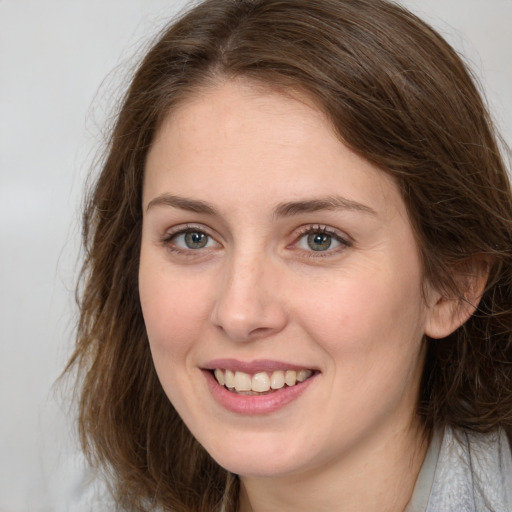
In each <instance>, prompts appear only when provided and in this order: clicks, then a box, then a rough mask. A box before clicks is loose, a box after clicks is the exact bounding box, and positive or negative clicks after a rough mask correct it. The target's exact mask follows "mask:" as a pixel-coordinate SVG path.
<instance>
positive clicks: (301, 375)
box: [297, 370, 313, 382]
mask: <svg viewBox="0 0 512 512" xmlns="http://www.w3.org/2000/svg"><path fill="white" fill-rule="evenodd" d="M312 373H313V372H312V371H311V370H299V371H298V372H297V382H304V381H305V380H306V379H309V377H311V374H312Z"/></svg>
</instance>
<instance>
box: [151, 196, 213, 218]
mask: <svg viewBox="0 0 512 512" xmlns="http://www.w3.org/2000/svg"><path fill="white" fill-rule="evenodd" d="M155 206H171V207H173V208H179V209H180V210H186V211H188V212H194V213H203V214H205V215H215V214H216V213H217V211H216V210H215V208H214V207H213V206H212V205H211V204H210V203H207V202H205V201H198V200H197V199H189V198H187V197H180V196H173V195H170V194H162V195H160V196H158V197H155V198H154V199H152V200H151V201H150V202H149V204H148V206H147V208H146V211H148V210H149V209H150V208H154V207H155Z"/></svg>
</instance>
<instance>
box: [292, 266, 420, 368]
mask: <svg viewBox="0 0 512 512" xmlns="http://www.w3.org/2000/svg"><path fill="white" fill-rule="evenodd" d="M411 266H414V269H413V270H412V271H411V272H407V269H403V271H402V272H401V270H400V269H399V268H398V267H397V266H396V265H395V266H393V265H391V264H389V265H388V266H387V267H386V268H387V270H388V271H387V272H379V271H376V269H373V271H368V269H367V268H366V267H363V268H359V269H358V268H351V269H350V271H348V272H346V273H344V275H343V276H341V278H340V279H339V281H338V282H337V281H336V280H335V279H333V280H331V282H330V283H329V285H328V286H329V288H328V289H329V290H330V293H329V294H328V298H327V297H326V296H325V294H321V293H318V292H317V293H310V294H308V295H307V296H306V295H304V301H303V302H302V306H301V308H300V311H299V312H298V313H297V315H296V316H297V317H298V318H302V320H303V322H304V323H303V327H304V328H305V330H307V331H308V333H309V335H310V337H312V338H313V339H315V340H316V341H317V342H318V343H319V344H320V345H322V346H323V348H324V349H325V351H326V352H327V353H328V354H329V355H330V356H331V357H332V358H334V359H336V360H337V361H340V360H341V361H345V362H349V361H350V362H357V364H355V365H354V367H356V366H357V367H359V368H366V369H370V368H373V367H374V366H375V365H379V366H380V367H381V368H382V370H383V371H384V369H385V368H386V367H388V371H395V370H396V366H397V363H396V361H400V364H404V363H405V364H407V365H409V366H410V365H411V363H415V359H416V356H417V354H418V351H419V345H420V342H421V339H422V335H423V330H424V323H425V308H424V303H423V298H422V294H421V284H420V275H419V273H418V272H416V271H415V269H416V266H415V265H411ZM390 269H391V270H390ZM324 284H325V285H327V283H324ZM297 293H299V291H298V290H297ZM344 364H347V363H344Z"/></svg>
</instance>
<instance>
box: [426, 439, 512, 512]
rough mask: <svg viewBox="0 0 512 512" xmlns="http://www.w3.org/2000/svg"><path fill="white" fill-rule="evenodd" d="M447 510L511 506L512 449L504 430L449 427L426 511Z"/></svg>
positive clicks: (496, 511)
mask: <svg viewBox="0 0 512 512" xmlns="http://www.w3.org/2000/svg"><path fill="white" fill-rule="evenodd" d="M445 510H446V511H447V512H452V511H457V512H491V511H492V512H510V511H511V510H512V452H511V449H510V445H509V442H508V439H507V436H506V434H505V432H503V431H501V430H499V431H495V432H491V433H488V434H480V433H475V432H469V431H466V430H457V431H454V430H452V429H446V431H445V432H444V435H443V440H442V443H441V448H440V451H439V457H438V461H437V464H436V469H435V474H434V481H433V484H432V491H431V494H430V498H429V504H428V508H427V512H433V511H436V512H437V511H445Z"/></svg>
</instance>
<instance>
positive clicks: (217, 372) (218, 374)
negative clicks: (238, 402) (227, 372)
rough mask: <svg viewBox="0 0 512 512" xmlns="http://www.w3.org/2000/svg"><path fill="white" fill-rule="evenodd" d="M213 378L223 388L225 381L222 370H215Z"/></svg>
mask: <svg viewBox="0 0 512 512" xmlns="http://www.w3.org/2000/svg"><path fill="white" fill-rule="evenodd" d="M214 373H215V378H216V379H217V382H218V383H219V384H220V385H221V386H224V384H225V383H226V381H225V380H224V374H223V373H222V370H219V369H218V368H217V369H216V370H215V372H214Z"/></svg>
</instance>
